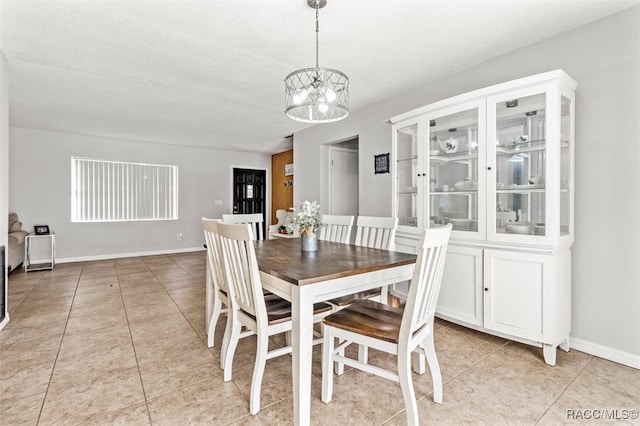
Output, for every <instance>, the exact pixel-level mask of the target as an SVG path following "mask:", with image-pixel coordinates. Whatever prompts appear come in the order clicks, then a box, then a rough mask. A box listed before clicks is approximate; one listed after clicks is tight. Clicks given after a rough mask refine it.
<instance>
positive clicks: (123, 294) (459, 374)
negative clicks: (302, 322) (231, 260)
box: [0, 252, 640, 425]
mask: <svg viewBox="0 0 640 426" xmlns="http://www.w3.org/2000/svg"><path fill="white" fill-rule="evenodd" d="M204 294H205V290H204V252H198V253H189V254H177V255H167V256H150V257H140V258H127V259H118V260H109V261H99V262H85V263H73V264H59V265H57V266H56V268H55V270H54V271H49V272H31V273H29V274H24V273H22V272H15V273H13V274H12V275H11V276H10V279H9V310H10V314H11V322H10V323H9V325H8V326H7V327H6V328H5V329H4V330H3V331H2V332H0V423H1V424H2V425H18V424H27V425H35V424H39V425H49V424H70V425H72V424H127V425H138V424H140V425H143V424H160V425H162V424H166V425H180V424H209V425H214V424H215V425H218V424H220V425H223V424H243V425H254V424H255V425H286V424H291V423H292V418H291V411H292V405H293V403H292V390H291V364H290V358H289V357H288V356H285V357H280V358H277V359H274V360H270V361H268V362H267V367H266V372H265V377H264V382H263V387H262V394H261V398H262V410H261V411H260V413H259V414H258V415H257V416H251V415H250V414H249V412H248V393H249V387H250V383H251V375H252V365H253V360H254V357H253V351H254V350H255V339H254V338H247V339H243V340H242V341H241V343H240V345H239V347H238V352H237V355H236V358H235V361H234V370H233V380H232V381H231V382H228V383H224V382H223V381H222V371H221V370H220V368H219V348H220V341H221V339H222V332H223V327H224V324H223V321H220V322H219V323H218V327H217V332H216V347H215V348H213V349H211V350H209V349H208V348H207V347H206V343H205V342H206V338H205V326H204V324H205V318H204ZM435 336H436V350H437V353H438V357H439V359H440V364H441V368H442V375H443V380H444V382H445V384H444V403H443V404H442V405H439V404H435V403H433V401H432V399H431V382H430V378H429V375H428V374H427V375H425V376H417V375H416V376H414V383H415V385H416V393H417V396H418V398H419V408H420V421H421V423H422V424H425V425H426V424H494V423H502V424H525V425H534V424H543V425H551V424H561V423H566V424H574V423H577V422H576V421H575V420H572V419H570V418H568V416H567V410H579V409H612V410H613V409H619V410H623V409H636V410H637V409H640V391H639V390H638V389H639V386H638V384H639V383H640V371H638V370H635V369H632V368H629V367H625V366H622V365H619V364H615V363H612V362H609V361H605V360H602V359H599V358H595V357H592V356H590V355H587V354H584V353H581V352H577V351H571V352H569V353H565V352H559V353H558V363H557V365H556V366H555V367H549V366H547V365H545V364H544V362H543V361H542V351H541V349H538V348H533V347H529V346H526V345H521V344H517V343H513V342H509V341H506V340H503V339H500V338H497V337H493V336H489V335H486V334H483V333H478V332H474V331H471V330H468V329H466V328H463V327H460V326H456V325H453V324H450V323H446V322H444V321H438V322H437V324H436V331H435ZM280 343H282V339H281V338H280V339H275V340H274V341H273V344H274V345H276V344H280ZM371 358H372V359H375V362H377V363H379V364H380V365H383V366H384V365H392V364H393V358H391V357H387V356H386V355H382V354H376V353H374V352H373V351H372V353H371ZM313 374H314V376H313V382H312V383H313V390H312V391H313V401H312V423H313V424H317V425H336V424H352V425H381V424H389V425H396V424H398V425H402V424H405V423H406V417H405V414H404V406H403V402H402V396H401V393H400V389H399V387H398V386H397V385H395V384H393V383H392V382H388V381H386V380H384V379H381V378H378V377H375V376H370V375H367V374H365V373H362V372H359V371H355V370H350V371H347V373H345V374H344V375H343V376H341V377H337V378H336V379H335V390H334V397H333V401H332V402H331V403H330V404H329V405H325V404H324V403H322V402H321V401H320V383H321V382H320V351H319V349H318V348H316V350H315V354H314V362H313ZM574 413H575V412H574ZM614 413H615V414H617V415H620V417H622V415H624V412H623V411H619V412H614ZM635 422H638V420H635ZM592 423H593V422H592ZM628 423H633V421H632V420H631V419H629V421H628Z"/></svg>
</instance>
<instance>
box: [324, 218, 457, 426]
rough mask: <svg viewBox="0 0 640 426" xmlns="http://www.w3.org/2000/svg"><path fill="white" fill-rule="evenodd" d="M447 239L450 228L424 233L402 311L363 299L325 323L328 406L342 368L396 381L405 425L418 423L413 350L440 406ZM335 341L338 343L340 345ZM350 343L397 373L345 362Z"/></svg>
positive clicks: (348, 361) (449, 226) (448, 226)
mask: <svg viewBox="0 0 640 426" xmlns="http://www.w3.org/2000/svg"><path fill="white" fill-rule="evenodd" d="M450 235H451V225H450V224H449V225H447V226H444V227H439V228H432V229H425V230H424V231H423V234H422V237H421V239H420V244H419V249H418V258H417V259H416V265H415V270H414V273H413V278H412V279H411V285H410V286H409V294H408V298H407V302H406V305H405V308H404V309H399V308H394V307H392V306H388V305H385V304H382V303H379V302H375V301H372V300H367V299H362V300H358V301H356V302H354V303H352V304H351V305H350V306H347V307H346V308H344V309H342V310H340V311H338V312H335V313H333V314H331V315H329V316H327V317H326V318H325V319H324V320H323V324H324V344H323V350H322V352H323V353H322V401H323V402H325V403H329V402H330V401H331V397H332V394H333V369H332V365H333V364H334V363H339V364H346V365H349V366H351V367H354V368H356V369H358V370H361V371H365V372H368V373H371V374H375V375H377V376H380V377H383V378H385V379H390V380H393V381H395V382H399V383H400V388H401V389H402V396H403V399H404V403H405V408H406V411H407V424H410V425H417V424H419V419H418V406H417V402H416V395H415V391H414V388H413V380H412V375H411V354H412V353H413V352H414V351H415V352H419V353H422V354H423V355H424V356H426V359H427V363H428V365H429V370H430V371H431V379H432V381H433V400H434V401H435V402H436V403H442V376H441V374H440V366H439V364H438V358H437V356H436V352H435V346H434V341H433V322H434V315H435V310H436V304H437V301H438V294H439V292H440V285H441V283H442V271H443V269H444V263H445V258H446V253H447V246H448V243H449V237H450ZM336 338H337V339H339V340H340V342H341V343H340V344H339V345H338V346H335V339H336ZM352 343H356V344H359V345H360V346H366V347H372V348H375V349H377V350H379V351H382V352H386V353H389V354H392V355H395V356H396V359H397V363H396V365H397V369H396V371H389V370H386V369H383V368H381V367H378V366H375V365H371V364H369V363H368V361H365V362H361V361H360V360H359V359H353V358H349V357H346V356H345V355H344V348H345V347H347V346H348V345H350V344H352Z"/></svg>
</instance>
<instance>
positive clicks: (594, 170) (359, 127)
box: [294, 6, 640, 364]
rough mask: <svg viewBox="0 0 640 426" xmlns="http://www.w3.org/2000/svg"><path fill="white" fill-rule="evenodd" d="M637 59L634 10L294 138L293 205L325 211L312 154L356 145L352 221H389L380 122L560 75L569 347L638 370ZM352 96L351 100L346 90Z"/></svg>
mask: <svg viewBox="0 0 640 426" xmlns="http://www.w3.org/2000/svg"><path fill="white" fill-rule="evenodd" d="M639 52H640V6H635V7H633V8H630V9H626V10H624V11H621V12H618V13H616V14H613V15H610V16H608V17H605V18H603V19H600V20H598V21H594V22H591V23H589V24H586V25H583V26H581V27H578V28H575V29H573V30H571V31H567V32H565V33H563V34H560V35H558V36H556V37H552V38H549V39H547V40H544V41H541V42H539V43H536V44H534V45H531V46H528V47H525V48H522V49H519V50H517V51H514V52H511V53H509V54H506V55H503V56H500V57H497V58H495V59H492V60H490V61H488V62H486V63H483V64H480V65H478V66H476V67H473V68H471V69H467V70H463V71H460V72H458V73H456V74H452V75H450V76H447V77H445V78H442V79H440V80H438V81H435V82H433V83H431V84H428V85H426V86H422V87H416V88H415V90H412V91H411V92H407V93H403V94H399V95H398V96H395V97H393V98H391V99H388V100H385V101H382V102H379V103H376V104H373V105H370V106H368V107H365V108H362V109H360V110H357V111H352V112H351V115H350V116H349V117H348V118H347V119H346V120H343V121H340V122H337V123H332V124H322V125H316V126H313V127H310V128H308V129H305V130H303V131H300V132H297V133H295V137H294V161H295V165H296V170H305V173H304V174H299V175H298V176H296V186H295V187H294V198H295V200H300V199H319V200H320V201H321V203H322V204H324V205H326V202H327V198H326V193H325V192H326V191H324V190H322V182H323V179H326V174H325V171H324V168H325V166H324V165H323V164H319V163H318V158H320V152H321V148H320V147H321V146H322V145H323V144H327V143H331V142H334V141H337V140H343V139H345V138H347V137H351V136H353V135H358V136H359V141H360V145H359V147H360V189H361V191H360V199H359V204H360V212H361V213H362V214H365V215H391V214H393V212H392V211H391V196H392V195H391V194H392V184H391V176H390V175H389V174H383V175H380V174H379V175H374V173H373V156H374V155H375V154H381V153H386V152H389V151H390V150H391V127H390V126H389V125H387V124H383V122H384V121H385V120H386V119H388V118H389V117H392V116H394V115H396V114H400V113H403V112H406V111H409V110H412V109H414V108H417V107H420V106H422V105H426V104H429V103H432V102H434V101H437V100H441V99H445V98H448V97H451V96H455V95H459V94H461V93H465V92H468V91H471V90H475V89H480V88H483V87H486V86H490V85H493V84H498V83H502V82H505V81H509V80H513V79H516V78H520V77H526V76H528V75H532V74H537V73H541V72H546V71H550V70H554V69H559V68H560V69H564V70H565V71H566V72H567V73H569V75H571V76H572V77H573V78H574V79H576V80H577V81H578V89H577V92H576V158H575V160H576V174H575V177H576V194H575V244H574V247H573V255H572V261H573V267H572V272H573V276H572V333H571V334H572V339H574V341H580V342H582V343H583V345H586V346H589V345H592V347H594V348H599V349H598V350H602V351H604V352H606V351H607V350H611V351H612V352H615V353H619V354H622V356H623V357H624V356H625V355H624V354H628V355H630V356H631V357H632V358H633V359H634V361H633V362H635V363H638V364H640V361H638V360H640V278H639V277H640V262H639V261H638V260H639V259H640V220H639V219H638V217H639V216H638V212H640V196H639V193H640V191H639V190H638V184H639V183H640V167H639V166H638V164H639V162H640V144H639V143H637V140H638V135H639V134H640V120H638V117H640V107H639V99H640V81H639V80H640V65H639V62H640V59H639V55H640V54H639ZM428 66H429V64H428V63H425V67H428ZM391 78H392V77H391ZM354 88H355V86H354ZM351 96H352V97H355V96H357V93H355V92H353V90H352V93H351Z"/></svg>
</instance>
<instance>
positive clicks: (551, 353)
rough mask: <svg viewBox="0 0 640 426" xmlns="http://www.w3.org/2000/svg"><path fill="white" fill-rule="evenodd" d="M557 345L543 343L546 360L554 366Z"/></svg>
mask: <svg viewBox="0 0 640 426" xmlns="http://www.w3.org/2000/svg"><path fill="white" fill-rule="evenodd" d="M556 347H557V346H556V345H547V344H544V343H543V344H542V353H543V354H544V362H546V363H547V364H549V365H551V366H554V365H556Z"/></svg>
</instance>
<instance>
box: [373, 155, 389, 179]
mask: <svg viewBox="0 0 640 426" xmlns="http://www.w3.org/2000/svg"><path fill="white" fill-rule="evenodd" d="M373 157H374V170H375V174H379V173H389V153H386V154H379V155H374V156H373Z"/></svg>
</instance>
